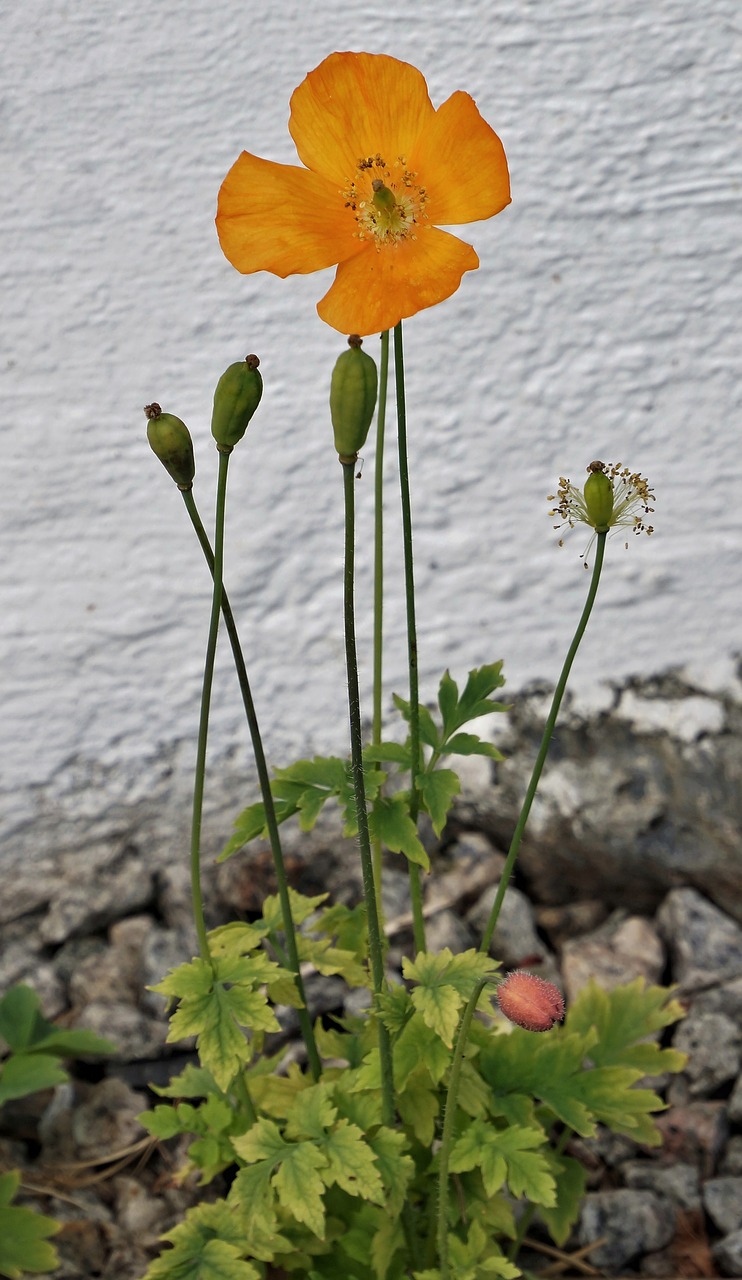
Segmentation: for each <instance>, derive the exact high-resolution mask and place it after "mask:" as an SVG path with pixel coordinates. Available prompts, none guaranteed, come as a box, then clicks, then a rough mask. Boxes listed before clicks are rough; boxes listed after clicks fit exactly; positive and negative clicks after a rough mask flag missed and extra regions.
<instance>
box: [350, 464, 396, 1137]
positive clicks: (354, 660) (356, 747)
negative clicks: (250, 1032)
mask: <svg viewBox="0 0 742 1280" xmlns="http://www.w3.org/2000/svg"><path fill="white" fill-rule="evenodd" d="M342 468H343V487H344V492H345V571H344V592H343V605H344V614H345V658H346V665H347V671H348V712H349V717H350V754H351V768H352V772H353V790H354V792H355V798H356V815H357V821H358V847H359V851H360V855H361V875H362V877H363V896H364V899H365V902H366V916H367V920H368V948H369V954H370V958H371V975H372V978H373V984H374V991H375V993H376V995H377V996H378V995H380V994H381V992H382V991H383V990H384V952H383V949H382V942H381V929H380V927H379V914H378V912H377V910H376V890H375V887H374V868H373V858H372V856H371V840H370V836H369V828H368V810H367V808H366V785H365V780H364V776H363V738H362V734H361V697H360V692H359V687H358V657H357V652H356V627H355V602H354V577H355V490H354V483H355V461H353V462H343V463H342ZM378 1027H379V1054H380V1058H381V1099H382V1120H383V1123H384V1124H387V1125H391V1124H393V1123H394V1076H393V1072H392V1050H391V1043H390V1040H389V1032H388V1031H387V1029H386V1027H385V1026H384V1023H383V1022H382V1021H381V1019H379V1020H378Z"/></svg>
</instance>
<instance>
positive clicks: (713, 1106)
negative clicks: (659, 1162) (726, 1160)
mask: <svg viewBox="0 0 742 1280" xmlns="http://www.w3.org/2000/svg"><path fill="white" fill-rule="evenodd" d="M655 1124H656V1126H657V1128H658V1129H659V1131H660V1133H661V1134H662V1139H663V1141H662V1159H663V1161H664V1160H667V1161H670V1160H679V1161H682V1163H684V1164H694V1165H696V1167H697V1168H698V1170H699V1173H700V1175H701V1178H710V1177H711V1175H712V1174H713V1172H714V1170H715V1169H716V1165H717V1162H718V1160H719V1157H720V1155H721V1152H722V1151H723V1149H724V1145H725V1143H726V1141H727V1137H728V1135H729V1126H728V1123H727V1117H726V1108H725V1106H724V1103H723V1102H718V1101H713V1102H689V1103H688V1104H687V1105H686V1106H673V1107H671V1108H670V1110H669V1111H663V1112H661V1113H660V1114H659V1115H658V1116H656V1117H655Z"/></svg>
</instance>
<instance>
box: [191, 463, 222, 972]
mask: <svg viewBox="0 0 742 1280" xmlns="http://www.w3.org/2000/svg"><path fill="white" fill-rule="evenodd" d="M230 452H231V450H230ZM228 468H229V453H222V452H221V450H220V451H219V476H218V480H217V486H216V519H215V530H214V566H213V570H212V576H213V579H214V588H213V591H212V593H211V617H210V619H209V638H208V640H207V642H206V658H205V661H204V678H203V683H202V685H201V712H200V716H199V722H198V741H197V744H196V768H195V776H194V780H193V813H192V817H191V898H192V902H193V918H194V921H195V925H196V933H197V934H198V947H199V951H200V953H201V958H202V960H206V961H208V962H209V964H210V963H211V951H210V949H209V938H208V934H207V932H206V921H205V919H204V901H203V895H202V893H201V819H202V816H203V803H204V779H205V776H206V743H207V739H208V736H209V710H210V707H211V687H212V684H213V682H214V658H215V656H216V642H217V637H218V634H219V615H220V613H221V607H222V577H223V570H224V508H225V505H226V501H227V471H228Z"/></svg>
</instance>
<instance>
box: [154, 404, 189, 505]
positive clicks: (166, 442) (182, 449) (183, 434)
mask: <svg viewBox="0 0 742 1280" xmlns="http://www.w3.org/2000/svg"><path fill="white" fill-rule="evenodd" d="M144 412H145V414H146V415H147V439H148V440H149V444H150V448H151V449H152V452H153V453H155V454H156V455H157V457H158V458H159V459H160V462H161V463H162V465H163V467H165V468H166V470H167V472H168V474H169V475H171V476H172V478H173V480H174V481H175V483H176V484H177V486H178V488H179V489H190V488H191V486H192V484H193V477H194V476H195V474H196V464H195V462H194V459H193V442H192V440H191V433H190V431H189V430H188V428H187V426H186V424H185V423H184V422H182V421H181V419H180V418H176V416H175V414H174V413H163V412H162V409H161V408H160V406H159V404H148V405H146V406H145V409H144Z"/></svg>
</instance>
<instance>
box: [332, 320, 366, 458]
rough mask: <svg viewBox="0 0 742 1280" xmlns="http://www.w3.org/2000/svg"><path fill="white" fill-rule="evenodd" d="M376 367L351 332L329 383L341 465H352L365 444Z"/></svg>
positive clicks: (358, 339)
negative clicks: (344, 463)
mask: <svg viewBox="0 0 742 1280" xmlns="http://www.w3.org/2000/svg"><path fill="white" fill-rule="evenodd" d="M377 381H378V379H377V373H376V364H375V363H374V361H373V360H372V358H371V356H369V355H367V354H366V352H365V351H363V350H362V349H361V339H360V338H359V337H358V335H357V334H355V333H353V334H351V336H350V337H349V338H348V350H347V351H344V352H343V354H342V355H341V356H338V359H337V361H336V363H335V368H334V369H333V371H332V381H331V383H330V416H331V418H332V427H333V431H334V433H335V448H336V449H337V451H338V454H339V455H340V461H341V462H355V459H356V457H357V455H358V450H359V449H362V448H363V446H364V444H365V443H366V437H367V435H368V430H369V427H370V426H371V419H372V418H373V416H374V408H375V407H376V387H377Z"/></svg>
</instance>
